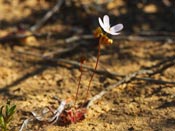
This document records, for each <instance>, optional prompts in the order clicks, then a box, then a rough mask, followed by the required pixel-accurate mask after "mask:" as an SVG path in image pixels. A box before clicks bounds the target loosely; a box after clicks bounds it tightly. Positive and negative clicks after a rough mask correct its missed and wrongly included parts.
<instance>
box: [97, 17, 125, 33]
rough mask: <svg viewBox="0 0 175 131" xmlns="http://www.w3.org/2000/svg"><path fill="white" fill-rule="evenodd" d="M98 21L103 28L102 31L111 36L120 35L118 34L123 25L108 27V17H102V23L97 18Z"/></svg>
mask: <svg viewBox="0 0 175 131" xmlns="http://www.w3.org/2000/svg"><path fill="white" fill-rule="evenodd" d="M98 21H99V24H100V26H101V27H102V28H103V30H104V31H105V32H107V33H109V34H111V35H119V34H120V33H118V32H119V31H121V30H122V29H123V24H117V25H114V26H112V27H110V21H109V16H108V15H105V16H103V21H102V19H101V18H100V17H99V18H98Z"/></svg>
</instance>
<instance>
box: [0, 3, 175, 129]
mask: <svg viewBox="0 0 175 131" xmlns="http://www.w3.org/2000/svg"><path fill="white" fill-rule="evenodd" d="M126 2H127V1H122V0H119V1H118V0H116V1H114V2H112V3H109V4H107V6H106V10H108V13H110V15H111V16H113V17H112V19H113V20H114V19H115V17H116V18H118V20H119V22H124V25H125V29H124V31H123V32H124V33H126V34H127V33H133V32H135V31H136V32H139V31H142V30H150V29H152V28H153V27H155V28H154V29H155V30H156V31H157V30H158V31H159V30H161V29H162V28H163V29H165V30H166V31H168V32H170V33H172V32H173V31H174V26H173V25H172V26H170V24H171V23H173V22H172V21H173V20H174V19H171V20H172V21H169V20H167V21H166V20H165V21H161V18H160V20H159V19H158V18H159V15H160V14H157V15H158V17H156V18H155V19H154V17H153V16H150V17H147V18H148V19H146V20H148V22H146V21H144V19H143V18H144V16H143V15H141V14H142V13H143V12H141V13H140V12H138V14H139V13H140V14H139V15H138V16H134V17H136V19H135V21H134V20H131V19H129V18H128V19H127V20H128V25H127V24H126V23H127V20H126V21H123V20H124V19H125V18H126V17H127V15H126V14H128V15H130V13H133V12H134V8H135V6H134V5H135V4H134V2H133V5H132V4H131V5H129V4H128V5H127V3H126ZM54 3H56V1H53V2H48V1H46V0H45V1H44V0H38V1H37V0H25V1H21V2H20V0H12V1H8V0H0V12H1V14H0V37H4V36H6V35H9V34H11V33H12V32H16V31H19V29H18V28H17V27H22V28H24V29H25V31H26V29H28V28H29V27H31V26H32V25H34V24H35V23H36V22H37V21H38V20H40V19H41V18H42V17H43V16H44V14H45V13H46V12H47V11H48V10H49V9H50V8H52V7H53V6H54ZM136 3H137V2H136ZM87 4H88V2H87ZM98 4H103V1H99V3H98ZM67 5H69V4H68V3H67ZM76 6H77V8H75V7H73V8H71V7H69V6H64V7H63V8H61V10H60V12H59V13H56V14H55V15H54V16H53V17H52V18H51V19H50V20H49V21H48V22H47V23H46V24H45V25H44V26H43V27H42V28H41V29H40V30H38V31H37V32H36V33H38V34H42V33H47V35H44V36H41V37H28V38H26V39H22V40H21V39H20V40H9V41H5V42H4V41H2V42H1V43H0V104H1V105H2V104H5V103H6V101H7V99H10V100H11V103H13V104H16V106H17V110H16V113H15V115H14V119H13V121H12V123H11V124H10V127H11V128H12V129H11V130H14V131H18V130H19V128H20V126H21V124H22V122H23V121H24V120H25V119H26V118H30V117H31V116H32V114H31V111H34V110H38V111H40V110H42V109H44V108H45V107H46V106H49V107H52V108H53V109H56V108H57V107H58V106H59V103H58V100H57V99H56V98H58V99H61V100H65V99H68V98H74V97H75V93H76V88H77V84H78V78H79V75H80V71H79V69H78V68H77V67H76V66H74V65H70V64H65V63H59V62H53V61H49V60H46V59H43V58H41V57H40V56H41V55H48V54H49V53H50V52H55V51H57V53H55V54H53V57H52V58H56V59H58V58H63V59H66V60H73V61H76V62H78V61H79V59H80V57H81V56H85V57H86V61H85V64H86V65H88V66H90V67H94V66H95V60H96V55H97V40H95V39H80V40H78V41H75V42H70V43H64V42H63V40H64V39H66V38H68V37H71V36H73V35H79V34H90V33H91V31H92V29H94V28H95V27H96V25H97V24H98V21H97V18H98V16H102V14H104V13H106V12H103V13H102V14H100V15H99V14H97V12H95V11H94V8H92V10H89V11H90V13H88V15H86V13H85V12H82V11H81V9H80V6H79V5H76ZM123 6H124V7H127V8H124V7H123ZM116 7H117V8H116ZM122 7H123V8H122ZM118 8H119V9H121V10H120V11H118ZM131 8H133V10H132V11H133V12H129V10H131ZM159 8H160V7H159V6H155V5H154V3H153V4H148V5H147V6H143V4H140V3H138V10H141V9H143V11H144V12H145V13H148V14H149V13H153V14H154V13H155V12H157V11H158V10H159ZM169 8H170V7H169ZM126 9H128V10H126ZM72 11H75V12H74V13H73V14H71V12H72ZM160 12H161V11H160ZM90 14H91V15H90ZM143 14H144V13H143ZM162 14H163V13H162ZM157 15H156V16H157ZM168 15H171V14H168ZM77 16H78V17H77ZM139 16H140V17H139ZM146 16H147V15H146ZM148 16H149V15H148ZM168 18H169V17H168V16H166V19H168ZM142 19H143V20H142ZM162 19H163V18H162ZM139 21H140V23H139V24H135V22H139ZM89 22H90V24H89ZM156 22H157V23H156ZM166 22H167V23H166ZM150 23H151V24H150ZM155 25H156V26H155ZM160 32H161V31H160ZM126 36H127V35H126ZM166 36H168V35H166ZM155 38H156V35H155ZM77 44H78V46H77V47H75V48H74V49H71V51H69V50H68V51H65V50H66V49H70V48H72V47H74V46H76V45H77ZM27 53H30V54H27ZM32 54H35V55H32ZM36 54H38V56H37V55H36ZM172 56H175V42H174V41H172V40H171V39H170V40H165V41H153V40H145V41H140V40H137V39H136V40H133V39H132V40H125V39H122V40H116V39H114V43H113V44H112V45H110V46H106V47H103V48H102V50H101V56H100V62H99V66H98V69H100V70H107V71H110V72H115V73H117V74H120V75H124V76H125V75H127V74H129V73H132V72H135V71H138V70H139V69H141V68H144V67H151V66H153V65H155V64H156V63H158V62H160V61H162V60H164V59H165V58H168V57H172ZM91 73H92V72H91V71H89V70H88V69H84V72H83V76H82V81H81V86H80V92H79V94H80V95H79V96H78V101H83V100H84V99H85V97H86V90H87V85H88V81H89V79H90V75H91ZM140 77H142V78H144V77H145V76H144V75H141V76H140ZM150 78H152V79H156V80H162V81H171V82H175V66H170V67H169V68H167V69H166V70H163V71H162V72H160V73H157V74H155V75H152V76H151V77H150ZM120 79H121V77H117V78H116V79H114V78H110V77H108V76H107V75H105V74H100V75H99V74H95V77H94V79H93V81H92V87H91V89H90V94H91V95H90V96H89V98H91V97H92V96H94V95H96V94H98V93H99V92H100V91H102V90H104V89H105V88H107V87H108V86H109V85H111V84H113V83H116V82H117V81H119V80H120ZM72 101H73V99H72ZM174 112H175V84H160V83H155V82H151V81H144V80H134V81H130V82H128V83H124V84H121V85H119V86H117V87H116V88H114V89H113V90H111V91H109V92H108V93H106V94H105V95H104V96H103V97H102V98H101V99H99V100H98V101H96V102H95V103H94V104H93V105H92V106H91V107H90V108H89V109H88V112H87V116H86V119H85V120H83V121H81V122H78V123H76V124H71V125H68V126H58V125H57V124H55V125H52V124H42V123H40V122H38V121H34V122H30V123H29V124H28V130H32V131H173V130H174V129H175V113H174Z"/></svg>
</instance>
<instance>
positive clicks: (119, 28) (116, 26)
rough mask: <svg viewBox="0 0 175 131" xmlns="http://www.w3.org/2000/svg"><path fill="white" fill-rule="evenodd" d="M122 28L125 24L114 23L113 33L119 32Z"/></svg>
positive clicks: (111, 30)
mask: <svg viewBox="0 0 175 131" xmlns="http://www.w3.org/2000/svg"><path fill="white" fill-rule="evenodd" d="M122 29H123V24H117V25H114V26H112V27H111V28H110V32H111V33H116V32H119V31H120V30H122Z"/></svg>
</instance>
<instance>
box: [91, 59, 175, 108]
mask: <svg viewBox="0 0 175 131" xmlns="http://www.w3.org/2000/svg"><path fill="white" fill-rule="evenodd" d="M173 65H175V56H173V57H170V58H167V59H166V60H163V62H162V61H161V62H159V63H158V64H156V65H154V66H152V67H149V69H145V70H143V69H141V70H138V71H136V72H134V73H131V74H128V75H126V76H125V77H124V78H123V79H121V80H120V81H118V82H117V83H114V84H112V85H110V86H108V87H107V88H106V89H105V90H102V91H101V92H100V93H99V94H97V95H95V96H94V97H92V98H91V99H90V101H89V103H88V107H90V106H91V105H92V104H93V103H94V101H96V100H98V99H100V98H101V97H102V96H103V95H104V94H106V93H107V92H109V91H110V90H112V89H113V88H116V87H117V86H119V85H122V84H124V83H128V82H130V81H132V80H134V79H140V78H137V76H138V75H148V76H151V75H155V74H157V73H162V72H163V71H165V70H166V69H167V68H169V67H171V66H173ZM141 80H146V81H148V80H149V81H151V79H145V78H141ZM152 81H154V82H159V83H163V84H165V83H166V84H175V82H167V81H161V80H153V79H152Z"/></svg>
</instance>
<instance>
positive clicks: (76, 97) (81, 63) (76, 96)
mask: <svg viewBox="0 0 175 131" xmlns="http://www.w3.org/2000/svg"><path fill="white" fill-rule="evenodd" d="M82 65H83V62H82V61H81V62H80V77H79V81H78V87H77V92H76V95H75V102H74V106H76V102H77V99H78V92H79V89H80V82H81V77H82V72H83V70H82Z"/></svg>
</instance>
